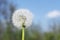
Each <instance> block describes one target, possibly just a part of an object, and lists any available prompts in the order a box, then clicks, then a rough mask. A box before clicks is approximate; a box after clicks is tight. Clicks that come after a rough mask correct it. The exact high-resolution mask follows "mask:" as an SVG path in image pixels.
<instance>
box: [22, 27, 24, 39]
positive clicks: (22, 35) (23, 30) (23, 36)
mask: <svg viewBox="0 0 60 40" xmlns="http://www.w3.org/2000/svg"><path fill="white" fill-rule="evenodd" d="M22 40H24V27H22Z"/></svg>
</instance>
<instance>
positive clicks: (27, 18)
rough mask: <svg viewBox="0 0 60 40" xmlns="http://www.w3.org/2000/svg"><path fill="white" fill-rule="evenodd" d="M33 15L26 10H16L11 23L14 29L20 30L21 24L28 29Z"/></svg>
mask: <svg viewBox="0 0 60 40" xmlns="http://www.w3.org/2000/svg"><path fill="white" fill-rule="evenodd" d="M32 19H33V15H32V13H31V12H30V11H29V10H27V9H19V10H16V11H15V12H14V13H13V15H12V23H13V24H14V26H15V27H17V28H19V29H21V28H22V23H23V22H25V23H24V25H25V26H26V28H27V27H29V26H30V25H31V24H32Z"/></svg>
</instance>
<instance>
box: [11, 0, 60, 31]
mask: <svg viewBox="0 0 60 40" xmlns="http://www.w3.org/2000/svg"><path fill="white" fill-rule="evenodd" d="M12 1H13V2H14V3H15V4H16V6H17V9H20V8H26V9H28V10H30V11H31V12H32V13H33V15H34V22H35V23H38V22H39V23H40V24H41V25H42V28H43V29H44V30H45V31H47V30H48V24H50V23H51V21H52V20H56V21H58V22H59V20H60V19H59V18H60V0H12Z"/></svg>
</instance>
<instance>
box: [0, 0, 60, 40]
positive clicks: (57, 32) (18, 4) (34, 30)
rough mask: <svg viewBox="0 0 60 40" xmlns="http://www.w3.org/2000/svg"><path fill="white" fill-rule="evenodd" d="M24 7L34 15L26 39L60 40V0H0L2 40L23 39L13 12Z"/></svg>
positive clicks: (0, 39) (0, 32) (26, 30)
mask: <svg viewBox="0 0 60 40" xmlns="http://www.w3.org/2000/svg"><path fill="white" fill-rule="evenodd" d="M22 8H25V9H28V10H30V11H31V12H32V13H33V15H34V19H33V22H32V25H31V26H30V27H29V28H27V29H25V40H60V0H0V40H21V34H22V33H21V30H18V29H17V28H16V27H14V25H13V24H12V14H13V12H14V11H15V10H17V9H22Z"/></svg>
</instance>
